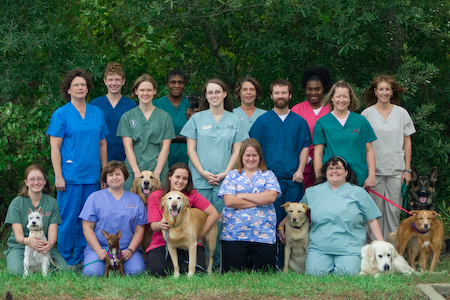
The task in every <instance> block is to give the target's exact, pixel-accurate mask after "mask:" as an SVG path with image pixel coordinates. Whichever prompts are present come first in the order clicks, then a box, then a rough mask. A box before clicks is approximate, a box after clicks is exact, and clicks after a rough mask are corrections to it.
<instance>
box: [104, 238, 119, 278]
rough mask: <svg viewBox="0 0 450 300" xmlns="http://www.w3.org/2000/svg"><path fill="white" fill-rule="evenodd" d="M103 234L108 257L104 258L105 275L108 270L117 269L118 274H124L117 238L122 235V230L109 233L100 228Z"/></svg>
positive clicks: (106, 275) (107, 273)
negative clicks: (106, 243) (106, 241)
mask: <svg viewBox="0 0 450 300" xmlns="http://www.w3.org/2000/svg"><path fill="white" fill-rule="evenodd" d="M102 233H103V235H104V236H105V238H106V239H107V240H108V248H109V249H108V251H107V254H108V257H106V259H105V277H106V278H108V275H109V270H117V269H119V271H120V275H124V270H123V257H122V252H121V251H120V246H119V239H120V238H121V236H122V230H119V231H118V232H117V233H116V234H109V233H108V232H106V231H104V230H102Z"/></svg>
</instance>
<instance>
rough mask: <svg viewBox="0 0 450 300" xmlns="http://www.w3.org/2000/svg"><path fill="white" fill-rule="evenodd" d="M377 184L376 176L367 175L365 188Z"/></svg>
mask: <svg viewBox="0 0 450 300" xmlns="http://www.w3.org/2000/svg"><path fill="white" fill-rule="evenodd" d="M375 184H376V179H375V176H370V175H369V177H367V179H366V180H365V181H364V188H366V187H368V188H371V187H373V186H375Z"/></svg>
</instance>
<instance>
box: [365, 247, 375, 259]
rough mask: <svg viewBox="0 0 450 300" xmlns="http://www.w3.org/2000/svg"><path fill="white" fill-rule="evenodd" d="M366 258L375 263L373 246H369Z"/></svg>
mask: <svg viewBox="0 0 450 300" xmlns="http://www.w3.org/2000/svg"><path fill="white" fill-rule="evenodd" d="M366 256H367V258H368V259H369V261H370V262H374V261H375V252H374V251H373V249H372V245H369V247H366Z"/></svg>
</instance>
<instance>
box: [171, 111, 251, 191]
mask: <svg viewBox="0 0 450 300" xmlns="http://www.w3.org/2000/svg"><path fill="white" fill-rule="evenodd" d="M180 134H181V135H183V136H185V137H187V138H191V139H194V140H196V141H197V155H198V158H199V160H200V163H201V165H202V167H203V169H204V170H205V171H209V172H211V173H213V174H218V173H221V172H224V171H225V170H226V168H227V165H228V162H229V161H230V158H231V153H232V150H233V144H234V143H239V142H242V141H244V140H246V139H248V133H247V131H246V130H245V127H244V124H243V123H242V120H241V118H239V117H238V116H236V115H235V114H233V113H231V112H229V111H225V112H224V113H223V115H222V117H221V118H220V120H219V122H216V120H215V119H214V117H213V115H212V114H211V111H210V110H209V109H208V110H204V111H201V112H198V113H195V114H194V115H193V116H192V117H191V118H190V119H189V121H188V122H187V123H186V125H184V127H183V129H182V130H181V133H180ZM189 168H190V169H191V173H192V180H193V183H194V187H195V188H196V189H210V188H211V185H209V184H208V182H207V181H206V179H204V178H203V177H202V176H201V175H200V173H198V171H197V169H196V168H195V167H194V165H193V164H192V163H191V162H190V161H189Z"/></svg>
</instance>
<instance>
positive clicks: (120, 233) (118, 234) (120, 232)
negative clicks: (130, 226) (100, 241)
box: [116, 229, 122, 239]
mask: <svg viewBox="0 0 450 300" xmlns="http://www.w3.org/2000/svg"><path fill="white" fill-rule="evenodd" d="M116 235H117V236H118V237H119V239H120V238H121V237H122V229H120V230H119V231H117V233H116Z"/></svg>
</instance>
